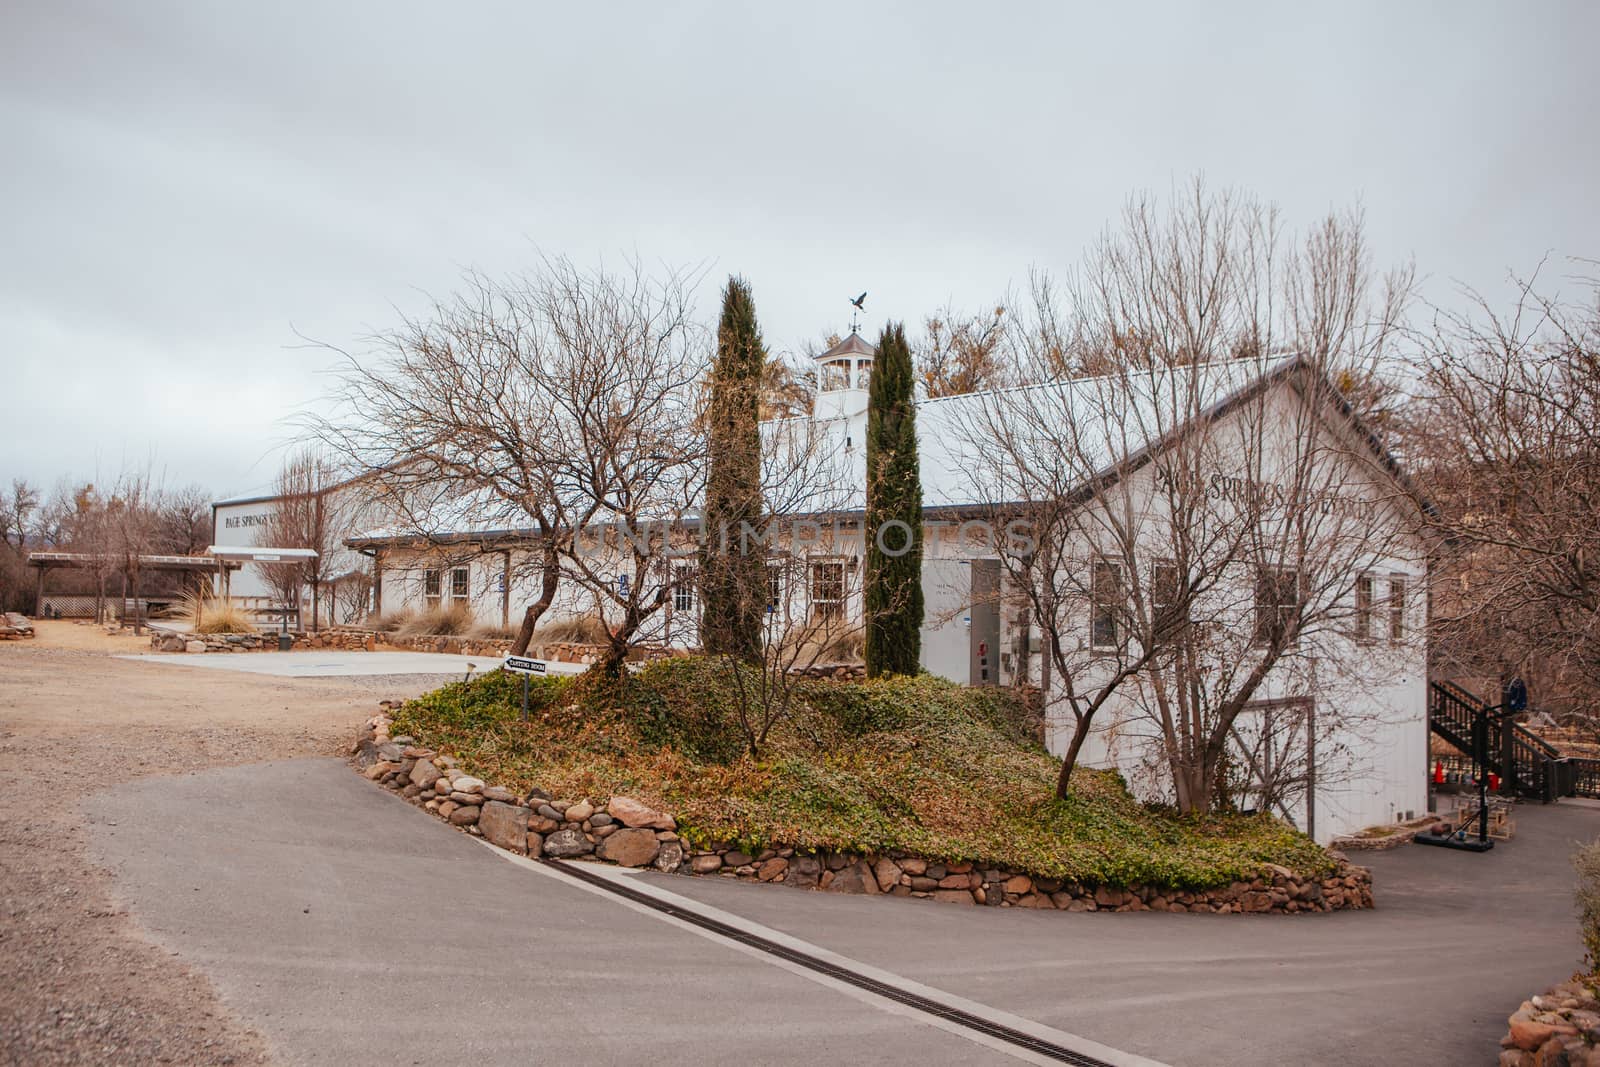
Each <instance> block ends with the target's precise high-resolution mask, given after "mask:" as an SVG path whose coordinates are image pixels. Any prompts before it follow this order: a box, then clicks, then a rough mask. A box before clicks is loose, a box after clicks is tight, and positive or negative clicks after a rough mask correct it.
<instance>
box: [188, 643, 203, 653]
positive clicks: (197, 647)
mask: <svg viewBox="0 0 1600 1067" xmlns="http://www.w3.org/2000/svg"><path fill="white" fill-rule="evenodd" d="M183 650H184V651H185V652H204V651H205V650H206V643H205V642H204V641H185V642H184V644H183Z"/></svg>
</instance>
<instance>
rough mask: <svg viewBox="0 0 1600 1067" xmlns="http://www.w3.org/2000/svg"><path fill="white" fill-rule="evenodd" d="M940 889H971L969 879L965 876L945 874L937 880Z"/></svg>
mask: <svg viewBox="0 0 1600 1067" xmlns="http://www.w3.org/2000/svg"><path fill="white" fill-rule="evenodd" d="M939 888H940V889H971V888H972V881H971V877H970V876H969V875H966V874H947V875H945V876H944V877H943V878H941V879H939Z"/></svg>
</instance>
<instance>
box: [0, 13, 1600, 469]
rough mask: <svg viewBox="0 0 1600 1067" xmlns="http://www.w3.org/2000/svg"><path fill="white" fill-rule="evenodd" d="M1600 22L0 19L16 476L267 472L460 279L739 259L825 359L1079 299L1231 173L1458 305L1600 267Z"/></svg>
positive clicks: (8, 365)
mask: <svg viewBox="0 0 1600 1067" xmlns="http://www.w3.org/2000/svg"><path fill="white" fill-rule="evenodd" d="M1597 40H1600V4H1594V3H1584V2H1573V3H1566V4H1559V3H1537V4H1525V5H1512V4H1498V5H1487V4H1464V3H1459V2H1452V3H1441V4H1437V5H1424V4H1411V3H1406V4H1395V3H1381V4H1372V5H1359V4H1350V3H1341V4H1328V5H1323V9H1322V13H1321V14H1308V13H1307V11H1306V9H1305V8H1303V7H1302V6H1301V5H1285V4H1281V3H1269V4H1262V5H1259V6H1249V7H1246V6H1239V5H1230V4H1220V3H1212V4H1187V3H1186V4H1182V5H1174V6H1172V7H1148V8H1141V9H1137V10H1136V9H1134V7H1133V6H1132V5H1113V4H1103V3H1102V4H1095V5H1092V6H1091V5H1066V4H1060V3H1041V4H1037V5H1024V4H984V5H977V4H971V3H960V4H954V3H952V4H933V3H908V4H903V5H893V6H891V5H887V4H883V5H867V4H862V3H851V4H848V5H840V6H837V7H831V6H826V5H823V4H818V3H808V4H800V5H795V4H788V5H781V6H780V5H775V4H721V5H694V4H663V3H652V4H625V3H615V2H612V3H604V4H560V5H555V4H548V5H543V4H533V3H527V2H523V3H516V4H506V5H504V6H499V5H488V4H467V3H462V4H439V3H430V4H417V5H404V4H399V3H394V2H384V3H377V2H374V3H370V4H360V5H356V4H343V3H336V2H326V0H324V2H319V3H316V4H309V3H308V4H302V5H295V4H253V5H244V4H233V3H194V4H174V3H166V2H161V0H140V2H139V3H123V2H117V3H106V4H103V5H85V4H78V3H68V2H61V0H4V3H3V4H0V204H3V205H4V207H3V208H0V212H3V214H0V218H3V219H4V228H3V230H0V233H3V235H4V242H3V254H0V361H3V363H0V365H3V369H4V381H5V388H4V390H3V392H0V396H3V398H4V404H3V407H0V411H3V417H0V442H3V443H0V478H5V479H9V478H11V477H13V476H19V475H20V476H26V477H28V478H30V479H32V480H34V481H36V482H39V483H43V484H45V485H47V486H48V485H50V484H52V483H54V482H55V481H56V479H58V478H59V477H61V476H63V475H71V476H75V477H78V478H90V477H93V476H95V474H96V472H97V471H98V472H99V475H100V477H102V478H106V477H109V476H110V475H112V474H114V473H115V472H116V470H117V469H118V468H120V467H121V466H122V465H123V464H124V463H128V462H132V463H139V464H142V463H144V462H145V461H147V460H149V459H151V458H152V457H153V459H154V463H155V466H156V468H157V469H158V470H160V471H163V472H164V474H165V477H166V479H167V481H168V482H170V483H180V484H181V483H188V482H199V483H201V484H203V485H205V486H206V487H208V488H209V489H211V490H213V491H215V492H217V493H218V494H228V493H234V492H239V491H245V490H250V489H253V488H256V487H259V486H261V485H263V484H264V483H267V482H269V481H270V480H271V477H272V473H273V470H274V469H275V462H276V461H275V458H274V456H275V453H276V450H277V449H278V448H280V447H281V446H282V444H283V442H284V441H285V440H286V439H287V437H288V436H289V434H290V433H291V430H290V428H289V426H288V425H287V424H286V422H285V420H286V419H287V418H288V417H289V416H291V415H292V414H293V413H294V412H295V411H297V410H299V409H300V408H302V407H303V406H304V405H305V404H307V403H309V402H311V401H313V400H314V399H315V398H316V397H317V396H318V395H319V394H320V393H322V392H323V391H325V390H326V389H327V387H328V384H329V383H328V377H327V375H326V373H325V371H326V368H327V367H328V365H329V363H330V360H329V358H328V357H327V356H326V355H325V354H324V353H321V352H317V351H312V350H306V349H303V348H296V347H295V346H296V344H297V340H296V334H297V332H298V333H303V334H308V335H311V336H314V337H317V338H322V339H326V340H329V341H334V342H348V341H350V340H352V339H354V338H356V337H358V336H359V335H360V334H362V333H363V332H364V331H366V330H368V329H370V328H376V327H382V326H385V325H387V324H389V323H390V322H392V321H393V319H394V317H395V314H396V312H395V309H396V308H397V307H398V308H414V307H416V306H417V305H418V303H419V302H420V294H421V293H423V292H438V293H443V292H446V291H448V290H449V289H450V288H451V287H452V286H453V284H454V283H455V281H456V279H457V278H458V276H459V274H460V272H461V271H462V270H463V269H464V268H467V267H473V268H478V269H482V270H485V271H488V272H490V273H495V272H502V271H508V270H513V269H518V268H522V267H525V266H527V265H529V263H530V262H531V261H532V259H533V258H534V257H535V254H536V250H542V251H544V252H548V253H555V254H566V255H569V256H571V257H573V258H574V259H576V260H578V261H579V262H581V263H594V262H597V261H599V260H602V259H604V260H606V261H608V262H614V263H615V262H621V261H622V260H624V259H626V258H627V257H630V256H638V257H639V258H641V259H643V260H644V261H646V262H647V263H653V262H666V263H672V264H679V265H694V266H701V267H704V268H705V269H706V271H707V280H706V300H705V306H706V307H707V308H708V314H709V309H710V308H711V305H712V303H713V301H714V297H715V289H716V286H717V285H719V284H720V282H721V281H722V280H723V278H724V277H725V276H726V275H727V274H728V273H729V272H738V273H742V274H744V275H745V276H746V277H747V278H748V279H749V280H750V281H751V282H752V284H753V285H754V287H755V293H756V300H757V307H758V310H759V312H760V315H761V319H762V323H763V326H764V328H765V331H766V334H767V337H768V340H769V342H771V343H772V344H774V345H775V346H777V347H791V348H798V347H799V346H800V345H802V344H803V343H804V341H805V340H806V339H808V338H812V337H816V336H819V335H821V334H823V333H824V332H826V331H827V330H829V329H838V328H840V327H841V326H842V325H843V324H845V323H847V322H848V316H847V314H846V313H847V312H848V310H849V308H848V306H847V305H846V303H845V301H846V298H847V297H849V296H851V295H854V294H855V293H857V292H859V291H861V290H862V289H867V290H870V292H871V296H870V297H869V299H868V310H869V311H870V312H871V313H872V314H871V318H870V319H869V320H868V324H869V326H870V327H871V328H873V329H876V327H877V326H878V325H879V324H881V322H882V321H883V319H884V318H885V317H896V318H905V319H907V320H911V321H915V320H917V319H918V318H920V316H921V315H923V314H924V313H926V312H927V311H929V310H932V309H934V308H936V307H938V306H940V305H942V304H944V303H946V302H947V301H952V300H953V301H954V302H955V303H956V304H958V305H966V306H971V307H974V308H975V307H977V306H979V305H981V304H982V303H983V302H985V301H988V300H992V299H993V298H994V297H995V296H996V295H998V294H1000V293H1002V292H1004V291H1005V290H1006V289H1007V287H1008V286H1010V285H1012V284H1013V283H1017V282H1020V281H1022V280H1023V279H1025V277H1026V274H1027V271H1028V269H1029V267H1030V266H1034V265H1037V266H1041V267H1045V268H1053V269H1058V270H1059V269H1061V268H1064V267H1066V266H1068V265H1069V264H1071V263H1072V262H1073V261H1075V260H1076V259H1077V258H1078V256H1079V255H1080V254H1081V252H1082V250H1083V248H1084V246H1085V245H1086V244H1087V243H1088V242H1089V241H1091V240H1092V239H1093V238H1094V236H1095V235H1096V234H1097V233H1098V232H1099V231H1100V230H1101V229H1102V228H1103V227H1104V226H1105V225H1106V223H1107V222H1108V220H1110V219H1111V217H1112V216H1114V215H1115V214H1116V213H1117V212H1118V210H1119V209H1120V207H1121V205H1122V203H1123V201H1124V199H1125V198H1126V197H1127V195H1128V194H1129V193H1130V192H1132V191H1134V190H1138V189H1152V188H1153V189H1156V190H1159V191H1165V190H1166V189H1168V188H1169V187H1170V186H1171V185H1172V183H1173V182H1175V181H1182V180H1183V179H1185V178H1186V177H1187V176H1189V175H1191V174H1193V173H1195V172H1197V171H1203V172H1204V173H1205V175H1206V176H1207V179H1208V181H1210V182H1211V183H1212V184H1216V185H1240V186H1244V187H1246V188H1248V189H1249V190H1251V191H1253V192H1255V193H1257V194H1259V195H1260V196H1262V197H1265V198H1267V199H1271V200H1275V201H1277V202H1278V203H1279V204H1281V205H1282V207H1283V209H1284V211H1285V213H1286V215H1287V216H1288V219H1289V221H1290V222H1291V223H1297V224H1298V223H1305V222H1309V221H1310V220H1311V219H1313V218H1314V217H1315V216H1316V215H1317V214H1319V213H1321V212H1325V211H1327V210H1328V209H1329V208H1330V207H1336V206H1343V205H1348V204H1351V203H1353V202H1356V201H1358V200H1359V201H1360V202H1361V203H1362V204H1364V206H1365V208H1366V212H1367V222H1368V226H1369V233H1370V236H1371V239H1372V243H1373V246H1374V250H1375V254H1376V258H1377V260H1378V264H1379V265H1380V266H1382V265H1386V264H1388V263H1392V262H1396V261H1400V260H1405V259H1407V258H1412V257H1414V258H1415V260H1416V264H1417V267H1418V270H1419V272H1420V273H1421V274H1422V275H1423V276H1424V278H1425V279H1426V284H1427V289H1426V290H1425V291H1426V292H1427V295H1429V296H1433V297H1435V298H1436V299H1443V298H1445V297H1447V296H1448V289H1449V287H1450V285H1451V284H1452V283H1453V281H1454V280H1457V279H1459V280H1461V281H1466V282H1470V283H1473V284H1475V285H1478V286H1480V287H1485V288H1489V287H1493V286H1496V285H1498V284H1499V283H1500V282H1501V280H1502V279H1503V278H1504V277H1505V274H1506V272H1507V270H1508V269H1512V268H1516V269H1519V270H1526V269H1529V268H1531V267H1532V266H1534V265H1535V264H1536V263H1537V261H1538V260H1539V258H1540V257H1541V256H1543V255H1544V254H1545V253H1547V252H1553V253H1556V254H1558V255H1586V256H1597V255H1600V198H1597V196H1596V190H1597V187H1600V133H1597V132H1596V131H1597V129H1600V118H1597V114H1596V111H1597V105H1600V73H1597V71H1600V64H1597V63H1596V61H1595V42H1596V41H1597Z"/></svg>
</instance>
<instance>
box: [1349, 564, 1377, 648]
mask: <svg viewBox="0 0 1600 1067" xmlns="http://www.w3.org/2000/svg"><path fill="white" fill-rule="evenodd" d="M1372 604H1373V599H1372V575H1370V574H1363V575H1361V576H1360V577H1358V578H1357V579H1356V617H1355V623H1354V625H1353V626H1352V627H1351V633H1352V634H1353V635H1354V636H1355V639H1356V640H1357V641H1370V640H1372Z"/></svg>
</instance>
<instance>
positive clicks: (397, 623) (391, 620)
mask: <svg viewBox="0 0 1600 1067" xmlns="http://www.w3.org/2000/svg"><path fill="white" fill-rule="evenodd" d="M412 614H413V613H412V611H411V609H410V608H402V609H401V610H399V611H386V612H384V613H383V614H381V615H380V614H378V613H377V612H373V613H372V614H371V615H368V616H367V617H366V618H364V619H362V620H361V628H362V629H363V630H376V631H377V632H378V633H380V634H392V633H395V632H396V631H398V630H399V629H400V628H401V627H402V626H404V625H405V624H406V623H408V622H410V621H411V616H412Z"/></svg>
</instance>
